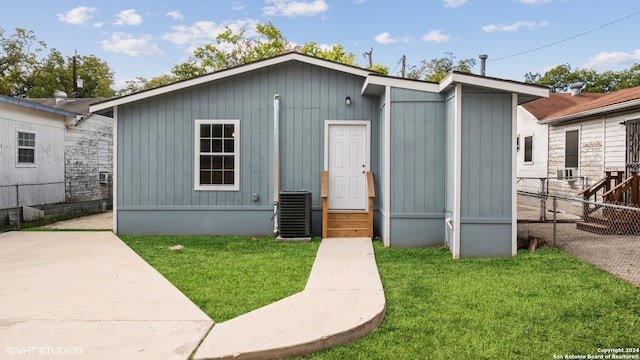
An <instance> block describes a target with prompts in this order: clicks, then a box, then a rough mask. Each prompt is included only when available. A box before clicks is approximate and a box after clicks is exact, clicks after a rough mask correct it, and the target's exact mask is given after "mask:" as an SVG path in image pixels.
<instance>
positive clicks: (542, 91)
mask: <svg viewBox="0 0 640 360" xmlns="http://www.w3.org/2000/svg"><path fill="white" fill-rule="evenodd" d="M454 84H463V85H472V86H479V87H484V88H492V89H498V90H500V91H505V92H511V93H517V94H524V95H531V96H535V97H549V89H547V88H546V87H542V86H539V85H529V84H524V83H518V82H515V81H509V80H502V79H497V78H490V77H486V76H478V75H469V74H463V73H458V72H452V73H450V74H449V75H447V76H446V77H445V78H444V79H442V81H440V91H441V92H442V91H444V90H445V89H447V88H449V87H450V86H452V85H454Z"/></svg>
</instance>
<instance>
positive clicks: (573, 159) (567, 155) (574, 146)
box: [564, 130, 580, 168]
mask: <svg viewBox="0 0 640 360" xmlns="http://www.w3.org/2000/svg"><path fill="white" fill-rule="evenodd" d="M579 135H580V133H579V131H578V130H570V131H567V132H566V133H565V141H564V167H565V168H578V161H579V160H578V159H579V145H580V137H579Z"/></svg>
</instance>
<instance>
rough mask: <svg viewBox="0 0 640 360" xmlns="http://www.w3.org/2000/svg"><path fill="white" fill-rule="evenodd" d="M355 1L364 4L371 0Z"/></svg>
mask: <svg viewBox="0 0 640 360" xmlns="http://www.w3.org/2000/svg"><path fill="white" fill-rule="evenodd" d="M353 2H354V3H356V4H364V3H366V2H369V0H354V1H353Z"/></svg>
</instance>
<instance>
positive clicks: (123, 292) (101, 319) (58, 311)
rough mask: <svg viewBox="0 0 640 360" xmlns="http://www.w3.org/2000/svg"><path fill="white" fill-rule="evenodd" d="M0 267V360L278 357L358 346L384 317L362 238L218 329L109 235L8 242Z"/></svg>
mask: <svg viewBox="0 0 640 360" xmlns="http://www.w3.org/2000/svg"><path fill="white" fill-rule="evenodd" d="M104 220H105V216H104V215H103V216H100V215H98V216H94V217H93V218H91V219H84V220H80V219H76V220H72V222H74V221H75V223H76V224H77V223H78V221H80V223H81V224H82V223H86V222H87V221H97V224H103V223H104ZM101 221H102V222H101ZM57 226H59V228H67V229H69V228H73V227H70V226H71V225H70V223H68V222H67V223H65V224H58V225H57ZM80 226H82V227H81V228H83V229H86V228H87V227H85V225H80ZM100 228H102V226H100ZM0 259H2V261H0V359H5V358H6V359H18V358H19V359H61V358H86V359H92V360H93V359H97V360H101V359H181V360H182V359H185V360H186V359H189V356H191V355H192V354H193V353H194V350H196V348H197V351H196V353H195V356H194V359H224V358H234V359H266V358H282V357H288V356H294V355H300V354H306V353H310V352H314V351H317V350H320V349H325V348H329V347H332V346H337V345H341V344H345V343H348V342H351V341H354V340H356V339H358V338H360V337H362V336H364V335H366V334H368V333H369V332H371V331H373V330H374V329H375V328H376V327H377V326H378V325H379V324H380V323H381V322H382V319H383V317H384V312H385V298H384V292H383V288H382V283H381V281H380V277H379V274H378V269H377V266H376V262H375V257H374V252H373V246H372V243H371V240H370V239H366V238H355V239H354V238H351V239H342V238H341V239H325V240H323V241H322V243H321V245H320V248H319V250H318V253H317V256H316V260H315V262H314V265H313V268H312V271H311V274H310V276H309V280H308V282H307V286H306V288H305V289H304V291H302V292H300V293H298V294H295V295H293V296H290V297H288V298H285V299H283V300H281V301H278V302H276V303H273V304H271V305H268V306H265V307H263V308H261V309H258V310H255V311H252V312H250V313H247V314H245V315H242V316H240V317H238V318H235V319H232V320H229V321H226V322H223V323H220V324H216V325H215V326H214V322H213V320H211V319H210V318H209V317H208V316H207V315H206V314H204V313H203V312H202V311H201V310H200V309H199V308H197V307H196V306H195V305H194V304H193V303H192V302H191V301H190V300H189V299H187V298H186V297H185V296H184V295H183V294H182V293H181V292H180V291H179V290H178V289H176V288H175V287H174V286H173V285H172V284H170V283H169V282H168V281H167V280H166V279H164V278H163V277H162V276H161V275H160V274H159V273H158V272H157V271H156V270H155V269H153V268H152V267H151V266H149V265H148V264H147V263H146V262H145V261H144V260H143V259H142V258H140V257H139V256H138V255H137V254H136V253H135V252H133V251H132V250H131V249H129V247H128V246H127V245H126V244H124V243H123V242H122V241H121V240H120V239H119V238H118V237H117V236H115V235H114V234H113V233H111V232H88V231H82V232H10V233H5V234H0ZM199 345H200V346H199ZM198 346H199V347H198Z"/></svg>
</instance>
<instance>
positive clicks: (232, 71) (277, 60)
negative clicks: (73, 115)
mask: <svg viewBox="0 0 640 360" xmlns="http://www.w3.org/2000/svg"><path fill="white" fill-rule="evenodd" d="M288 61H299V62H302V63H306V64H311V65H317V66H321V67H324V68H328V69H332V70H336V71H340V72H344V73H348V74H353V75H358V76H362V77H366V76H367V75H369V74H371V71H369V70H365V69H360V68H357V67H355V66H349V65H345V64H341V63H337V62H333V61H328V60H323V59H319V58H316V57H313V56H309V55H303V54H299V53H289V54H285V55H280V56H276V57H272V58H268V59H265V60H260V61H256V62H252V63H249V64H245V65H240V66H236V67H233V68H229V69H225V70H220V71H216V72H213V73H210V74H207V75H203V76H199V77H195V78H193V79H189V80H184V81H179V82H176V83H173V84H169V85H166V86H161V87H159V88H155V89H151V90H147V91H141V92H138V93H135V94H131V95H127V96H123V97H119V98H116V99H113V100H108V101H105V102H102V103H97V104H94V105H91V106H90V107H89V112H96V111H100V110H105V109H109V108H111V107H113V106H116V105H122V104H127V103H130V102H134V101H139V100H143V99H147V98H150V97H154V96H157V95H162V94H166V93H169V92H172V91H176V90H181V89H185V88H189V87H192V86H196V85H200V84H204V83H208V82H211V81H215V80H219V79H224V78H228V77H231V76H235V75H238V74H242V73H246V72H249V71H253V70H259V69H263V68H267V67H270V66H273V65H277V64H282V63H285V62H288Z"/></svg>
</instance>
